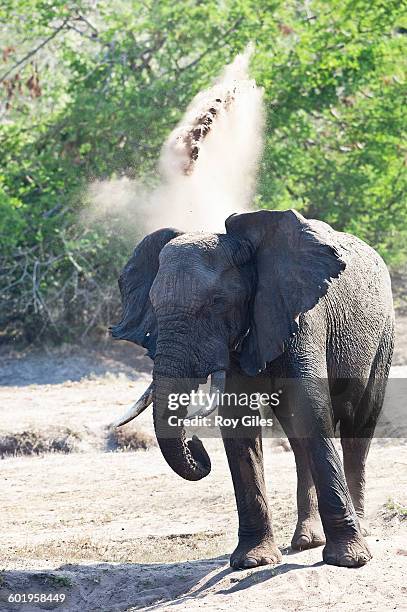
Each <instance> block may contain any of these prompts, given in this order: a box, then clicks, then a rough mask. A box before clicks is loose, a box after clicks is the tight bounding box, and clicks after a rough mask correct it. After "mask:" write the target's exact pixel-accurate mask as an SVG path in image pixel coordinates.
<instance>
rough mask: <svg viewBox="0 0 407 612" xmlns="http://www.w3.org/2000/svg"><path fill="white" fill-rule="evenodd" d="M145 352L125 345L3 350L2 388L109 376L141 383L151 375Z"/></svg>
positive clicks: (0, 354)
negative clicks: (19, 350) (139, 379)
mask: <svg viewBox="0 0 407 612" xmlns="http://www.w3.org/2000/svg"><path fill="white" fill-rule="evenodd" d="M144 353H145V351H144V349H140V348H139V347H137V346H136V345H134V344H130V343H126V342H121V343H113V342H110V343H109V344H106V343H101V344H100V345H99V346H91V347H83V346H63V347H60V348H53V349H52V350H50V351H46V350H44V349H43V348H42V349H27V350H25V351H21V352H18V351H13V350H12V349H10V348H9V347H1V349H0V386H5V387H10V386H13V387H24V386H28V385H58V384H63V383H65V382H67V381H72V382H78V381H80V380H83V379H86V378H89V377H95V376H97V377H100V376H105V375H107V374H112V375H121V376H123V375H124V376H126V377H127V378H129V379H130V380H137V379H138V378H139V377H140V373H142V374H143V373H145V374H149V373H150V372H151V365H152V362H151V360H150V359H149V358H148V357H146V356H145V355H144Z"/></svg>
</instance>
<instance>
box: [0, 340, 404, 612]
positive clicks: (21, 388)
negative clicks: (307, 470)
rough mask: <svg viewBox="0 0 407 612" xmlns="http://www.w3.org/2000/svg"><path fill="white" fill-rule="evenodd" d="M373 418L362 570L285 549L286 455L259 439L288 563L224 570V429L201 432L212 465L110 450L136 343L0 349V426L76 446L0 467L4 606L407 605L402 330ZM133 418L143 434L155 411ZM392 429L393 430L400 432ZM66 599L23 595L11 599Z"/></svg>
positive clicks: (132, 382) (142, 371)
mask: <svg viewBox="0 0 407 612" xmlns="http://www.w3.org/2000/svg"><path fill="white" fill-rule="evenodd" d="M398 347H400V348H398V353H397V358H396V364H398V365H396V367H395V368H393V371H392V374H393V376H396V377H398V379H399V380H398V381H397V382H396V383H392V385H391V387H390V389H389V395H388V398H387V403H386V409H385V415H384V418H383V421H382V432H383V435H386V438H384V439H378V440H376V441H375V442H374V444H373V446H372V449H371V452H370V456H369V461H368V475H367V492H368V493H367V514H368V519H369V522H370V526H371V530H372V535H371V536H370V537H369V538H368V542H369V545H370V547H371V550H372V552H373V555H374V558H373V560H372V561H371V562H370V563H369V564H368V565H366V566H365V567H363V568H360V569H355V570H352V569H346V568H337V567H332V566H327V565H325V564H323V563H322V561H321V559H322V549H321V548H319V549H314V550H312V551H304V552H300V553H293V552H292V551H291V550H290V548H289V542H290V539H291V535H292V531H293V529H294V526H295V513H296V508H295V484H296V483H295V468H294V459H293V455H292V453H291V452H284V450H283V448H282V447H281V446H276V444H275V443H273V442H272V441H271V440H266V442H265V461H266V471H267V481H268V491H269V496H270V500H271V504H272V509H273V513H274V522H275V532H276V540H277V543H278V544H279V545H280V547H281V549H282V552H283V562H282V564H280V565H279V566H276V567H263V568H258V569H254V570H253V569H250V570H245V571H241V572H234V571H231V570H230V568H229V567H228V554H229V553H230V552H231V551H232V550H233V548H234V546H235V543H236V533H237V521H236V518H237V517H236V511H235V504H234V495H233V489H232V483H231V479H230V476H229V472H228V468H227V464H226V458H225V455H224V452H223V448H222V444H221V442H220V440H217V439H211V440H206V441H205V445H206V447H207V449H208V450H209V453H210V455H211V459H212V466H213V467H212V473H211V474H210V476H209V477H208V478H206V479H204V480H203V481H201V482H198V483H189V482H186V481H183V480H181V479H180V478H178V477H177V476H176V475H175V474H174V473H173V472H172V471H171V470H170V469H169V468H168V466H167V465H166V463H165V462H164V460H163V459H162V457H161V455H160V453H159V451H158V449H157V448H151V449H149V450H147V451H137V452H109V451H108V444H107V435H108V431H107V427H108V425H109V423H110V422H111V421H112V420H113V419H114V418H115V417H116V416H118V415H119V414H121V412H123V411H124V410H125V409H126V407H127V405H128V404H129V403H130V402H131V401H133V400H134V398H135V397H136V396H137V395H138V394H139V392H141V391H142V390H143V389H144V387H145V385H146V384H147V383H148V382H149V365H148V363H147V362H146V361H145V360H144V359H143V358H142V357H141V356H140V354H139V353H137V351H135V350H134V349H133V347H129V348H124V349H120V350H114V351H111V350H109V351H108V352H105V353H103V352H101V351H95V350H90V349H88V350H84V349H81V350H78V349H65V350H58V351H52V352H48V353H43V352H40V353H36V352H30V353H26V354H21V353H13V352H10V350H9V349H7V351H6V350H4V351H3V352H2V353H1V354H0V357H1V370H0V377H1V378H0V384H1V385H2V387H0V409H1V424H0V435H1V434H3V435H4V434H10V433H13V432H15V433H18V432H21V431H23V430H24V429H26V430H36V431H41V432H48V431H49V432H52V431H54V430H55V429H58V428H67V427H69V429H70V430H72V431H73V432H74V433H76V434H77V435H78V439H79V442H78V451H79V452H76V453H72V454H68V455H62V454H57V453H53V454H46V455H43V456H38V457H31V456H30V457H7V458H4V459H3V461H2V463H1V468H2V469H1V479H0V499H1V502H0V503H1V525H2V529H1V533H0V610H7V611H10V612H11V611H12V610H24V612H27V611H28V612H29V611H31V610H40V609H57V610H69V611H72V612H76V611H79V610H81V611H86V612H91V611H97V610H98V611H103V612H116V611H117V612H119V611H120V612H124V611H125V610H127V611H131V610H136V609H137V610H177V609H179V610H198V609H199V610H201V609H206V610H211V611H212V610H213V611H217V610H229V609H237V610H253V608H254V609H257V610H259V611H262V610H276V611H279V610H288V611H296V610H301V611H302V610H304V611H307V612H308V611H313V610H324V611H325V610H335V611H336V610H338V611H353V610H369V611H370V610H378V611H386V610H407V597H406V594H407V592H406V587H405V575H406V573H407V541H406V537H405V525H406V523H405V520H403V517H404V518H405V512H406V511H405V508H406V504H407V487H406V484H407V470H406V466H407V445H406V443H405V438H407V424H406V418H405V416H404V417H403V418H404V420H403V419H402V418H401V413H402V412H403V411H404V409H405V396H406V395H405V392H406V389H405V379H407V366H405V365H402V364H403V363H406V359H405V356H406V352H405V351H404V345H403V344H402V342H400V341H399V344H398ZM138 427H140V428H142V429H144V430H145V431H147V432H148V431H151V427H152V424H151V414H150V413H147V414H144V415H142V417H140V422H139V424H138ZM396 436H397V437H396ZM15 593H26V594H27V593H32V594H33V593H45V594H52V595H55V594H64V595H65V596H66V599H65V601H64V602H63V603H58V602H56V601H52V602H49V601H48V602H44V603H39V604H28V603H26V604H21V603H12V602H9V601H8V598H9V595H10V594H15Z"/></svg>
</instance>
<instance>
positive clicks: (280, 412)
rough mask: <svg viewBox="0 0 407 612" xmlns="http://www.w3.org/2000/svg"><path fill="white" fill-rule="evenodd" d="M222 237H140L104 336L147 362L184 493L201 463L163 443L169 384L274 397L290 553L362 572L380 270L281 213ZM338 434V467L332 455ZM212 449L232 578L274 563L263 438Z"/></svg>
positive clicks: (378, 362)
mask: <svg viewBox="0 0 407 612" xmlns="http://www.w3.org/2000/svg"><path fill="white" fill-rule="evenodd" d="M226 230H227V231H226V233H225V234H203V233H181V232H178V231H176V230H172V229H163V230H159V231H157V232H154V233H153V234H150V235H149V236H147V237H146V238H145V239H144V240H143V241H142V242H141V243H140V244H139V245H138V247H137V248H136V249H135V251H134V254H133V256H132V258H131V259H130V260H129V262H128V264H127V265H126V267H125V269H124V271H123V273H122V275H121V278H120V280H119V285H120V289H121V293H122V300H123V308H124V314H123V319H122V321H121V323H119V325H117V326H116V327H114V328H113V336H114V337H117V338H122V339H127V340H130V341H133V342H136V343H137V344H140V345H142V346H144V347H145V348H147V349H148V354H149V355H150V356H151V357H152V358H153V359H154V374H153V380H154V385H155V387H154V409H153V412H154V423H155V428H156V434H157V439H158V443H159V446H160V448H161V451H162V453H163V456H164V458H165V459H166V461H167V462H168V464H169V465H170V466H171V467H172V469H173V470H174V471H175V472H176V473H177V474H179V475H180V476H182V477H183V478H186V479H187V480H199V479H200V478H203V477H204V476H206V475H207V474H208V473H209V471H210V460H209V457H208V455H207V453H206V451H205V449H204V447H203V445H202V443H201V442H200V441H199V440H198V439H197V438H194V439H193V440H190V441H187V440H186V438H185V432H184V430H183V429H182V428H180V429H179V430H177V431H176V435H175V436H174V428H171V433H170V434H168V425H167V427H166V419H165V417H166V416H167V415H168V412H167V397H168V393H170V392H171V391H174V389H175V383H176V382H177V381H179V380H180V379H182V380H184V379H199V380H206V379H207V377H208V375H209V374H211V373H212V372H215V371H218V370H226V371H227V385H226V391H227V392H232V391H235V392H237V393H242V392H246V393H254V392H256V391H262V392H270V393H271V392H273V391H275V389H276V384H278V385H279V387H281V388H282V390H283V393H282V395H281V403H280V405H279V406H278V408H277V409H275V413H276V416H277V418H278V419H279V421H280V423H281V424H282V426H283V428H284V430H285V432H286V433H287V435H288V438H289V440H290V443H291V446H292V448H293V451H294V453H295V461H296V466H297V474H298V487H297V502H298V522H297V526H296V529H295V532H294V535H293V539H292V547H293V548H296V549H305V548H310V547H313V546H319V545H322V544H325V547H324V550H323V558H324V560H325V561H326V562H327V563H330V564H333V565H343V566H349V567H353V566H360V565H363V564H365V563H366V562H367V561H368V560H369V559H370V558H371V555H370V552H369V550H368V547H367V545H366V542H365V540H364V538H363V535H366V534H365V528H364V526H363V512H364V499H363V498H364V485H365V477H364V472H365V462H366V457H367V453H368V449H369V444H370V440H371V437H372V435H373V431H374V428H375V424H376V420H377V417H378V415H379V412H380V409H381V406H382V403H383V396H384V389H385V385H386V380H387V376H388V372H389V367H390V361H391V356H392V349H393V327H394V322H393V321H394V318H393V306H392V296H391V287H390V279H389V275H388V272H387V269H386V266H385V265H384V263H383V261H382V260H381V258H380V257H379V256H378V255H377V253H376V252H375V251H374V250H373V249H371V248H370V247H369V246H367V245H366V244H365V243H363V242H362V241H361V240H359V239H357V238H355V237H354V236H350V235H347V234H343V233H339V232H335V231H334V230H332V228H330V227H329V226H328V225H326V224H325V223H322V222H319V221H315V220H306V219H305V218H304V217H302V216H301V215H300V214H298V213H297V212H295V211H291V210H289V211H257V212H252V213H244V214H239V215H232V216H231V217H229V218H228V219H227V221H226ZM281 379H283V380H281ZM293 379H294V381H293ZM277 380H278V383H277ZM196 384H197V383H196V382H195V383H192V382H191V383H190V388H192V386H195V387H196ZM186 386H188V384H187V385H186ZM220 410H224V411H226V412H227V415H228V416H232V414H231V413H232V412H233V416H234V417H237V416H240V417H241V416H243V414H245V413H246V412H245V410H246V409H243V408H239V407H237V406H236V407H235V408H234V409H231V408H230V407H229V408H227V409H226V408H220ZM250 414H253V412H250ZM338 423H339V427H340V433H341V441H342V447H343V453H344V465H343V467H342V463H341V461H340V459H339V456H338V453H337V452H336V450H335V448H334V445H333V443H332V437H333V435H334V430H335V427H336V425H337V424H338ZM222 436H223V440H224V445H225V449H226V453H227V458H228V462H229V466H230V471H231V474H232V479H233V484H234V489H235V495H236V503H237V510H238V515H239V544H238V546H237V548H236V550H235V551H234V552H233V553H232V556H231V565H232V566H233V567H236V568H239V567H253V566H256V565H264V564H268V563H276V562H278V561H280V560H281V555H280V552H279V550H278V548H277V546H276V544H275V542H274V538H273V529H272V523H271V514H270V509H269V505H268V501H267V494H266V489H265V483H264V474H263V456H262V443H261V431H260V429H259V428H256V427H252V428H250V429H248V428H247V427H246V428H240V435H239V431H238V432H237V434H236V432H234V435H232V434H231V432H230V431H228V430H226V429H223V431H222Z"/></svg>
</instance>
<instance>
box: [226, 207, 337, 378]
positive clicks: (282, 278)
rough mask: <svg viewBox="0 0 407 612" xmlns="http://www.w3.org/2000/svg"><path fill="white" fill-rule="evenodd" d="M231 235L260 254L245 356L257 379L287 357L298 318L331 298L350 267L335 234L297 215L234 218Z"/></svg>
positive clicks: (261, 214) (249, 370) (228, 223)
mask: <svg viewBox="0 0 407 612" xmlns="http://www.w3.org/2000/svg"><path fill="white" fill-rule="evenodd" d="M226 230H227V232H228V233H231V234H234V235H236V236H239V237H243V238H245V239H248V240H249V241H250V242H251V243H252V245H253V247H254V250H255V255H254V263H255V266H256V268H257V287H256V290H255V294H254V299H253V303H252V314H251V321H250V329H249V331H248V333H247V335H246V337H245V339H244V340H243V343H242V351H241V366H242V368H243V369H244V370H245V371H246V372H247V373H248V374H251V375H254V374H256V373H257V372H259V371H260V370H262V369H264V367H265V364H266V363H267V362H269V361H272V360H273V359H275V358H276V357H278V356H279V355H281V353H282V352H283V351H284V343H285V342H286V341H287V340H288V338H289V337H290V335H294V334H295V333H296V332H297V330H298V324H297V320H298V316H299V315H300V314H301V313H303V312H306V311H307V310H310V309H311V308H313V307H314V306H315V305H316V304H317V302H318V300H319V299H320V298H321V297H322V296H324V295H325V294H326V292H327V291H328V288H329V285H330V280H331V279H332V278H337V277H338V276H339V274H340V273H341V272H342V270H344V268H345V263H344V261H343V260H342V259H341V257H340V252H339V246H338V244H337V242H336V241H335V236H336V235H337V234H336V233H335V232H334V231H333V230H332V228H331V227H329V225H327V224H326V223H322V222H321V221H314V220H307V219H305V218H304V217H303V216H302V215H300V214H299V213H297V212H296V211H295V210H286V211H274V210H260V211H257V212H251V213H242V214H238V215H232V216H231V217H229V218H228V219H227V220H226Z"/></svg>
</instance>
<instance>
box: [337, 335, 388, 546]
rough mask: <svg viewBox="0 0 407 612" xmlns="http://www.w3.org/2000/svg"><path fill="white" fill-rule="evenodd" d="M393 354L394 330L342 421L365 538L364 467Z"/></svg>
mask: <svg viewBox="0 0 407 612" xmlns="http://www.w3.org/2000/svg"><path fill="white" fill-rule="evenodd" d="M392 353H393V329H392V328H391V330H390V331H389V330H388V329H387V330H386V331H385V333H384V335H383V339H382V343H381V345H380V347H379V349H378V351H377V354H376V358H375V360H374V362H373V365H372V369H371V372H370V378H369V380H368V382H367V385H366V388H365V391H364V393H363V395H362V398H361V400H360V401H359V403H358V405H357V407H356V410H355V411H354V412H353V411H348V414H350V415H351V418H348V419H343V420H341V444H342V450H343V464H344V470H345V476H346V482H347V484H348V488H349V492H350V494H351V497H352V502H353V505H354V508H355V511H356V514H357V516H358V518H359V522H360V527H361V531H362V533H363V535H368V527H367V524H366V521H365V466H366V460H367V455H368V452H369V448H370V443H371V440H372V437H373V435H374V431H375V428H376V423H377V420H378V418H379V416H380V412H381V410H382V407H383V402H384V396H385V392H386V384H387V378H388V374H389V369H390V362H391V357H392Z"/></svg>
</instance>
